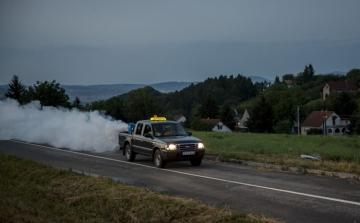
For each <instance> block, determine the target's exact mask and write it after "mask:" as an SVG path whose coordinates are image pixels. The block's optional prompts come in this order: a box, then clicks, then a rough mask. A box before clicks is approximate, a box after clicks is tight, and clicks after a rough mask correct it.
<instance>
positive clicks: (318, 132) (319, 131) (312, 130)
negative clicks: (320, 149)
mask: <svg viewBox="0 0 360 223" xmlns="http://www.w3.org/2000/svg"><path fill="white" fill-rule="evenodd" d="M323 134H324V131H323V130H322V129H318V128H310V129H309V130H308V132H307V133H306V135H323Z"/></svg>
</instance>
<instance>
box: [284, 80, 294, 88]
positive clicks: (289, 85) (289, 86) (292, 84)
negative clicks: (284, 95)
mask: <svg viewBox="0 0 360 223" xmlns="http://www.w3.org/2000/svg"><path fill="white" fill-rule="evenodd" d="M285 84H286V86H288V88H291V87H292V86H294V81H293V80H285Z"/></svg>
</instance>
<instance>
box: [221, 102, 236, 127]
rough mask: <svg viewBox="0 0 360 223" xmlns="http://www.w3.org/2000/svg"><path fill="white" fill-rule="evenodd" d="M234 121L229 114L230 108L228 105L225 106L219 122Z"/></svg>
mask: <svg viewBox="0 0 360 223" xmlns="http://www.w3.org/2000/svg"><path fill="white" fill-rule="evenodd" d="M233 120H234V116H233V115H232V114H231V108H230V106H229V105H227V104H225V105H224V106H223V108H222V111H221V121H222V122H223V123H229V122H232V121H233Z"/></svg>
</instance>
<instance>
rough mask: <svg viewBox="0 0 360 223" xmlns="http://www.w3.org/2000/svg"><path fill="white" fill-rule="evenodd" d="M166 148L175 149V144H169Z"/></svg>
mask: <svg viewBox="0 0 360 223" xmlns="http://www.w3.org/2000/svg"><path fill="white" fill-rule="evenodd" d="M166 149H167V150H176V149H177V148H176V145H175V144H169V145H168V146H167V148H166Z"/></svg>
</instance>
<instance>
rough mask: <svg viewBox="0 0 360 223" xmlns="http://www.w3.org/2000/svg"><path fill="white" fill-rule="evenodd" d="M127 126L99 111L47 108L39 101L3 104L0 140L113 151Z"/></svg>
mask: <svg viewBox="0 0 360 223" xmlns="http://www.w3.org/2000/svg"><path fill="white" fill-rule="evenodd" d="M126 130H127V124H125V123H124V122H122V121H114V120H112V119H111V117H105V116H103V115H101V114H100V113H99V112H98V111H93V112H80V111H79V110H77V109H72V110H68V109H65V108H55V107H45V106H44V107H43V108H42V109H41V105H40V102H39V101H33V102H31V103H29V104H27V105H23V106H21V105H19V103H18V102H17V101H15V100H11V99H7V100H4V101H0V140H9V139H16V140H21V141H26V142H33V143H41V144H48V145H51V146H54V147H57V148H61V147H65V148H69V149H72V150H87V151H96V152H104V151H113V150H115V149H117V148H118V134H119V132H120V131H126Z"/></svg>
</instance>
